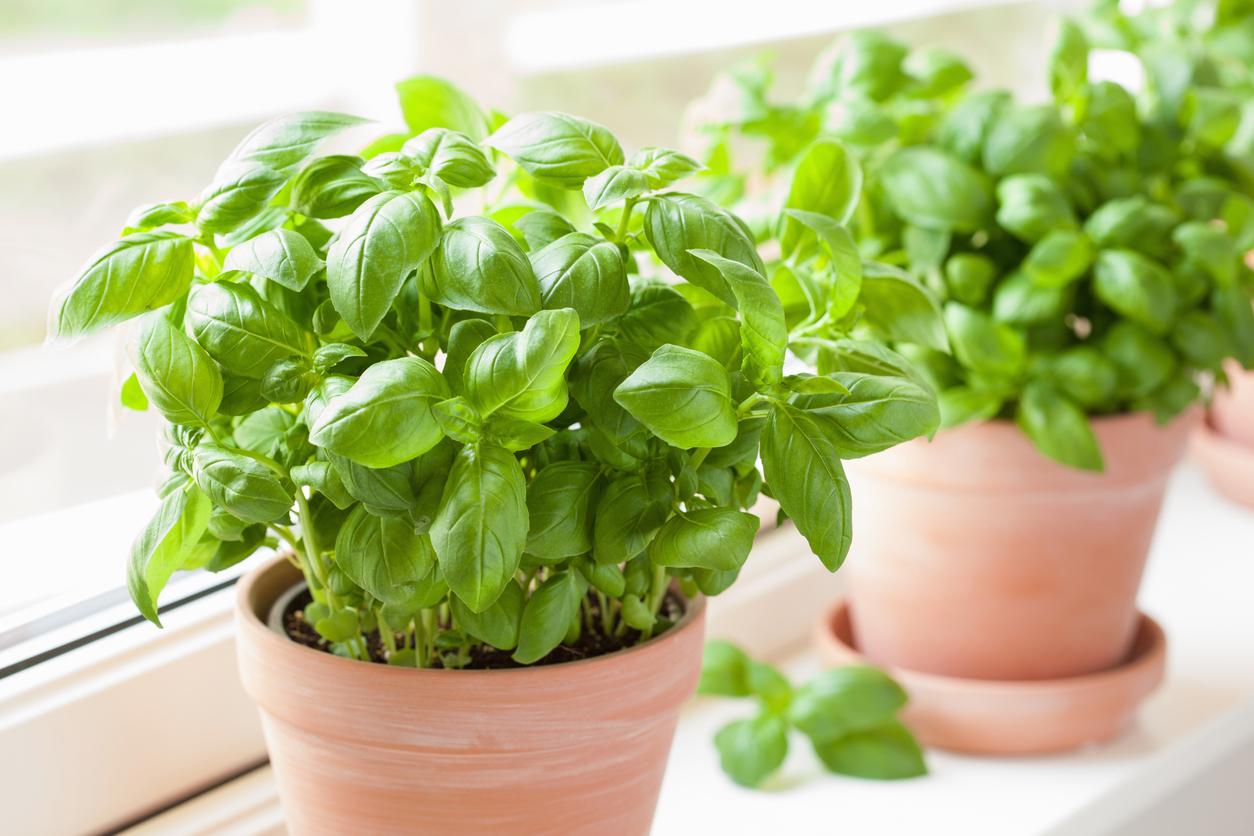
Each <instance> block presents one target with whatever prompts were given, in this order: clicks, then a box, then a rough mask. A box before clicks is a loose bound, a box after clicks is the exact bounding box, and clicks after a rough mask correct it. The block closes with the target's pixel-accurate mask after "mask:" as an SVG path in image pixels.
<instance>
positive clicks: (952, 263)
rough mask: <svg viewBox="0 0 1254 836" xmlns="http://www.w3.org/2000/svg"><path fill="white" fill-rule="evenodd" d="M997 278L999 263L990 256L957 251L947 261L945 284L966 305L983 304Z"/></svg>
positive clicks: (954, 296)
mask: <svg viewBox="0 0 1254 836" xmlns="http://www.w3.org/2000/svg"><path fill="white" fill-rule="evenodd" d="M995 278H997V265H996V264H995V263H994V262H993V260H992V259H991V258H989V257H988V256H984V255H979V254H978V253H955V254H954V255H952V256H950V257H949V260H948V261H946V262H945V286H946V287H947V288H948V289H949V295H950V296H952V297H953V298H954V299H955V300H956V301H958V302H961V303H962V304H964V305H973V306H978V305H980V304H982V303H983V302H984V300H985V299H986V298H988V289H989V288H990V287H992V286H993V280H994V279H995Z"/></svg>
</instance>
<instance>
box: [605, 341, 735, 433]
mask: <svg viewBox="0 0 1254 836" xmlns="http://www.w3.org/2000/svg"><path fill="white" fill-rule="evenodd" d="M614 400H616V401H617V402H618V403H619V405H620V406H622V407H623V408H624V409H626V410H627V411H628V412H629V413H631V415H632V417H633V418H635V419H636V420H637V421H639V422H640V423H642V424H644V425H645V426H646V427H648V428H649V430H650V431H651V432H652V433H653V434H654V435H656V436H658V437H659V438H661V439H662V440H663V441H665V442H666V443H667V444H671V445H674V446H676V447H680V448H684V449H690V448H693V447H722V446H723V445H724V444H730V443H731V442H732V441H733V440H735V438H736V411H735V408H734V407H733V405H732V402H731V382H730V381H729V380H728V377H727V371H726V370H725V369H723V367H722V366H720V365H719V364H718V362H717V361H716V360H714V359H713V358H711V357H710V356H708V355H706V354H702V353H701V352H699V351H693V350H692V349H688V348H681V347H679V346H676V345H664V346H662V347H661V348H659V349H658V350H657V351H655V352H653V355H652V356H651V357H650V358H649V359H648V360H646V361H645V362H644V363H643V364H642V365H641V366H640V367H639V368H637V369H636V370H635V371H633V372H632V373H631V374H630V375H629V376H628V377H627V379H626V380H624V381H623V382H622V383H621V384H619V386H618V388H617V389H615V390H614Z"/></svg>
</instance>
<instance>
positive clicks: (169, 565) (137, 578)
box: [126, 485, 211, 627]
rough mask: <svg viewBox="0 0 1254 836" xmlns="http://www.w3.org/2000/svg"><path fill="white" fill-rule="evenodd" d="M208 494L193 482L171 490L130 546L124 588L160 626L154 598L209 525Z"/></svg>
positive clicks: (147, 615) (144, 612) (147, 616)
mask: <svg viewBox="0 0 1254 836" xmlns="http://www.w3.org/2000/svg"><path fill="white" fill-rule="evenodd" d="M210 509H211V505H210V502H209V498H208V497H206V496H205V495H204V494H203V493H201V492H200V491H199V490H197V489H196V487H195V486H194V485H185V486H184V487H182V488H180V489H179V490H175V491H171V492H170V493H168V494H166V496H165V498H164V499H162V500H161V506H160V507H159V508H158V509H157V513H156V514H155V515H154V516H153V518H152V519H151V520H150V521H149V522H148V524H147V525H146V526H144V530H143V531H142V532H140V535H139V537H137V538H136V539H135V543H134V545H132V546H131V558H130V562H129V563H128V564H127V571H126V588H127V591H128V592H130V595H131V600H132V601H133V602H134V603H135V607H136V609H138V610H139V611H140V613H142V614H143V616H144V618H147V619H148V620H149V621H151V622H152V623H153V624H156V625H157V626H158V627H160V626H161V619H160V617H159V616H158V614H157V598H158V596H160V595H161V590H162V589H164V588H165V585H166V583H167V582H168V581H169V580H170V576H171V575H173V574H174V572H175V570H177V569H179V568H180V567H181V566H182V565H183V563H184V562H185V561H186V559H187V555H188V553H189V552H190V551H191V550H192V548H193V547H195V545H196V544H197V542H198V541H199V540H200V538H201V535H203V534H204V533H205V529H206V528H207V527H208V525H209V512H210Z"/></svg>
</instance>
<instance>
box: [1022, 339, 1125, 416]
mask: <svg viewBox="0 0 1254 836" xmlns="http://www.w3.org/2000/svg"><path fill="white" fill-rule="evenodd" d="M1041 372H1042V376H1043V377H1044V378H1045V379H1046V380H1047V381H1048V382H1049V383H1051V384H1053V386H1054V388H1056V389H1058V390H1059V391H1060V392H1062V393H1063V394H1064V395H1066V396H1067V397H1068V398H1070V399H1071V400H1073V401H1075V402H1076V403H1078V404H1079V405H1080V406H1081V407H1083V408H1085V409H1102V408H1104V407H1108V406H1109V405H1110V404H1111V401H1112V399H1113V398H1114V397H1115V392H1116V390H1117V388H1118V385H1119V372H1118V370H1117V369H1116V368H1115V365H1114V363H1112V362H1111V361H1110V360H1109V359H1107V358H1106V357H1105V356H1104V355H1103V354H1102V353H1101V352H1100V351H1098V350H1097V349H1096V348H1094V347H1093V346H1091V345H1077V346H1072V347H1071V348H1067V349H1064V350H1063V351H1060V352H1058V353H1057V354H1053V355H1050V356H1048V357H1045V358H1042V364H1041Z"/></svg>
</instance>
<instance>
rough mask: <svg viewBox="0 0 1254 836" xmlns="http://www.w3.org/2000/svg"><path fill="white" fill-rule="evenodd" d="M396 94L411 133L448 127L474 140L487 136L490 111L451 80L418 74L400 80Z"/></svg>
mask: <svg viewBox="0 0 1254 836" xmlns="http://www.w3.org/2000/svg"><path fill="white" fill-rule="evenodd" d="M396 93H397V96H398V97H399V99H400V103H401V115H402V116H403V117H404V119H405V124H406V125H407V126H408V127H409V132H410V134H420V133H422V132H423V131H425V130H427V129H428V128H449V129H451V130H454V131H460V132H461V133H464V134H466V135H467V136H468V137H470V138H471V139H473V140H475V141H479V140H482V139H483V138H484V137H485V136H487V135H488V131H489V129H490V126H489V121H488V117H487V114H485V113H484V112H483V110H482V109H481V108H480V107H479V105H478V104H477V103H476V102H475V100H474V99H472V98H471V97H470V96H468V95H466V93H465V92H464V91H462V90H461V89H460V88H458V87H456V86H455V85H453V84H452V83H451V82H448V81H446V80H444V79H442V78H437V77H435V76H430V75H419V76H414V77H412V78H407V79H405V80H404V81H399V82H397V84H396ZM394 150H395V149H394Z"/></svg>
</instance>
